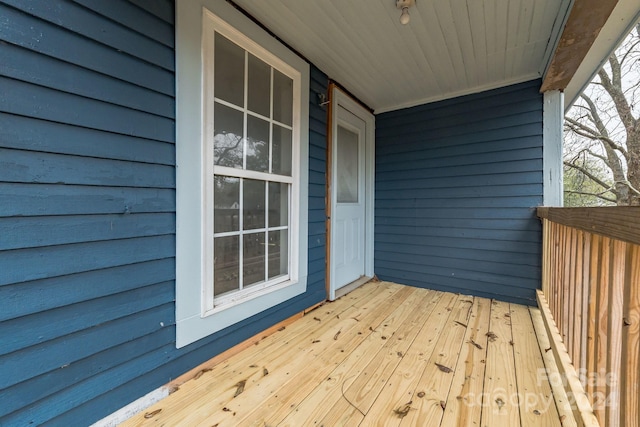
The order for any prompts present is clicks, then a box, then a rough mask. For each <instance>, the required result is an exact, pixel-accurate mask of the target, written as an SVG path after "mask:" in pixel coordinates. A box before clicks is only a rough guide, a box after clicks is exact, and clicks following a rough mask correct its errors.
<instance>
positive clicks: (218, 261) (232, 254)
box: [213, 236, 240, 296]
mask: <svg viewBox="0 0 640 427" xmlns="http://www.w3.org/2000/svg"><path fill="white" fill-rule="evenodd" d="M239 237H240V236H230V237H216V238H215V239H214V240H213V241H214V248H213V256H214V262H213V271H214V273H213V294H214V296H216V295H221V294H223V293H225V292H229V291H235V290H238V289H239V287H240V286H239V285H240V247H239Z"/></svg>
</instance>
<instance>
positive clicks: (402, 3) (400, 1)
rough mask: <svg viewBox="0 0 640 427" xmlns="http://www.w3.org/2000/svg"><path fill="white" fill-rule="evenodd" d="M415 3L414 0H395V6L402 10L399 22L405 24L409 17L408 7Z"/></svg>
mask: <svg viewBox="0 0 640 427" xmlns="http://www.w3.org/2000/svg"><path fill="white" fill-rule="evenodd" d="M415 4H416V0H396V8H397V9H400V10H402V14H401V15H400V23H401V24H402V25H407V24H408V23H409V20H410V19H411V17H410V16H409V8H410V7H411V6H414V5H415Z"/></svg>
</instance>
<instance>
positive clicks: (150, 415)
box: [144, 408, 162, 419]
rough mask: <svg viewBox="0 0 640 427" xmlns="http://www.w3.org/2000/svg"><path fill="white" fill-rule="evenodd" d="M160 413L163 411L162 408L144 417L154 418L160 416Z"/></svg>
mask: <svg viewBox="0 0 640 427" xmlns="http://www.w3.org/2000/svg"><path fill="white" fill-rule="evenodd" d="M160 411H162V408H160V409H156V410H155V411H151V412H147V413H146V414H144V417H145V418H146V419H149V418H153V417H155V416H156V415H158V414H159V413H160Z"/></svg>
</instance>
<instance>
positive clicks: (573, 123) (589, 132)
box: [565, 117, 627, 158]
mask: <svg viewBox="0 0 640 427" xmlns="http://www.w3.org/2000/svg"><path fill="white" fill-rule="evenodd" d="M565 121H567V122H569V125H568V127H569V128H570V129H571V131H572V132H575V133H577V134H578V135H580V136H584V137H585V138H589V139H591V140H594V141H602V142H606V143H607V144H609V146H611V148H613V149H614V150H618V151H619V152H621V153H622V155H623V156H624V157H625V158H627V150H625V149H624V147H622V146H621V145H618V144H617V143H616V142H615V141H614V140H612V139H611V138H609V137H608V136H605V135H601V134H599V133H598V132H596V131H595V130H593V129H591V128H589V127H588V126H585V125H583V124H582V123H580V122H579V121H577V120H574V119H572V118H571V117H565Z"/></svg>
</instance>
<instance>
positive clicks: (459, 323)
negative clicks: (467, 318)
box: [453, 320, 467, 328]
mask: <svg viewBox="0 0 640 427" xmlns="http://www.w3.org/2000/svg"><path fill="white" fill-rule="evenodd" d="M453 323H457V324H458V325H460V326H462V327H464V328H466V327H467V325H465V324H464V323H462V322H458V321H457V320H454V321H453Z"/></svg>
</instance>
